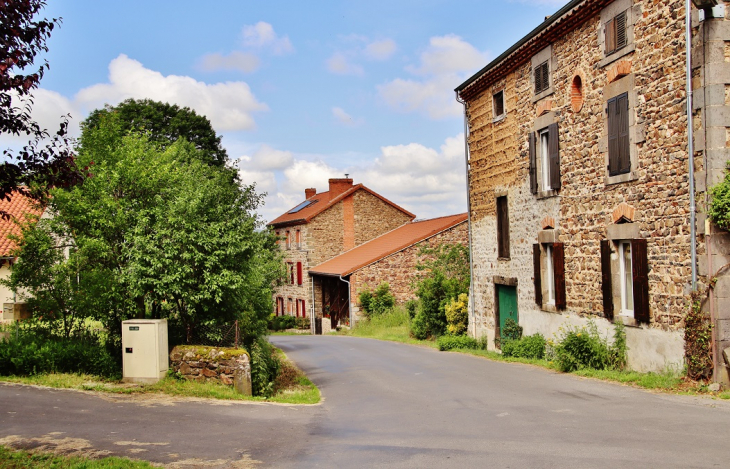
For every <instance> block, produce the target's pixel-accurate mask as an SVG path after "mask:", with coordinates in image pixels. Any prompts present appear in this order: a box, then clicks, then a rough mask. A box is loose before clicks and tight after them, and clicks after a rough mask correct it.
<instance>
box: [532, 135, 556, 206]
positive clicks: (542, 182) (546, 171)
mask: <svg viewBox="0 0 730 469" xmlns="http://www.w3.org/2000/svg"><path fill="white" fill-rule="evenodd" d="M529 147H530V148H529V149H530V189H531V191H532V193H533V194H537V193H538V192H544V191H549V190H558V189H560V185H561V183H560V145H559V137H558V124H557V123H553V124H550V125H548V126H547V127H545V128H543V129H541V130H539V131H537V132H532V133H530V135H529Z"/></svg>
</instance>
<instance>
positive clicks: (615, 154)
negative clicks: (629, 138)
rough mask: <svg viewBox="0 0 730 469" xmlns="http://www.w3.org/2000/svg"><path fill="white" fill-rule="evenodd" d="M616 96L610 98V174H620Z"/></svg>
mask: <svg viewBox="0 0 730 469" xmlns="http://www.w3.org/2000/svg"><path fill="white" fill-rule="evenodd" d="M616 104H617V100H616V98H613V99H610V100H608V109H607V111H608V174H609V175H610V176H615V175H616V174H619V146H618V116H617V115H616V112H617V109H616Z"/></svg>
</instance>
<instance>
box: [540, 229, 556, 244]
mask: <svg viewBox="0 0 730 469" xmlns="http://www.w3.org/2000/svg"><path fill="white" fill-rule="evenodd" d="M559 237H560V230H540V231H538V232H537V242H538V243H540V244H553V243H557V242H558V238H559Z"/></svg>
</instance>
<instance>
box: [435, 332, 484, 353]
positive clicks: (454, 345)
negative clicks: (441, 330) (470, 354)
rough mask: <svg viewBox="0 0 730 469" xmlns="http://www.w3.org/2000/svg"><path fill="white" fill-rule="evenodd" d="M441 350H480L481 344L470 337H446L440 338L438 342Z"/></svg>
mask: <svg viewBox="0 0 730 469" xmlns="http://www.w3.org/2000/svg"><path fill="white" fill-rule="evenodd" d="M436 344H437V345H438V348H439V350H441V351H445V350H454V349H472V350H477V349H479V348H480V347H479V342H478V341H477V340H476V339H474V338H472V337H469V336H465V335H444V336H441V337H439V338H438V341H437V342H436Z"/></svg>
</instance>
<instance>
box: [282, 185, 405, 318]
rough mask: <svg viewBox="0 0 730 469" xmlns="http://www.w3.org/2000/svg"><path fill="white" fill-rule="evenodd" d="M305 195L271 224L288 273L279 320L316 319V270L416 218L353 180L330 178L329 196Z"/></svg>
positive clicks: (322, 193) (347, 315)
mask: <svg viewBox="0 0 730 469" xmlns="http://www.w3.org/2000/svg"><path fill="white" fill-rule="evenodd" d="M304 195H305V199H304V201H303V202H302V203H300V204H298V205H297V206H296V207H294V208H292V209H291V210H289V211H288V212H287V213H285V214H283V215H281V216H279V217H278V218H276V219H275V220H273V221H271V222H270V223H269V226H270V227H271V228H272V229H273V230H274V232H275V233H276V234H277V236H278V237H279V239H280V241H279V245H280V246H281V249H282V250H283V251H284V253H285V256H284V257H285V262H286V268H287V273H286V278H285V279H284V282H283V284H282V285H280V286H279V287H277V288H276V291H275V293H274V307H275V313H276V314H277V315H285V314H287V315H290V316H296V317H312V311H313V308H312V298H313V289H312V281H311V278H310V276H309V270H310V268H311V266H315V265H318V264H321V263H323V262H325V261H327V260H328V259H331V258H332V257H335V256H337V255H339V254H342V253H343V252H345V251H347V250H350V249H352V248H354V247H356V246H359V245H360V244H363V243H365V242H367V241H369V240H371V239H373V238H375V237H377V236H379V235H381V234H383V233H386V232H388V231H391V230H393V229H394V228H396V227H398V226H401V225H403V224H405V223H408V222H410V221H411V220H413V219H414V218H415V215H413V214H412V213H410V212H408V211H407V210H405V209H403V208H402V207H399V206H398V205H396V204H394V203H393V202H391V201H389V200H388V199H386V198H385V197H383V196H381V195H379V194H377V193H375V192H374V191H372V190H370V189H368V188H367V187H365V186H364V185H362V184H353V180H352V179H350V178H338V179H330V180H329V190H328V191H324V192H319V193H318V192H317V190H316V189H313V188H312V189H306V190H305V194H304ZM343 307H344V305H343ZM342 314H343V317H349V313H348V314H346V313H344V312H343V313H342ZM320 317H321V316H320Z"/></svg>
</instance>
